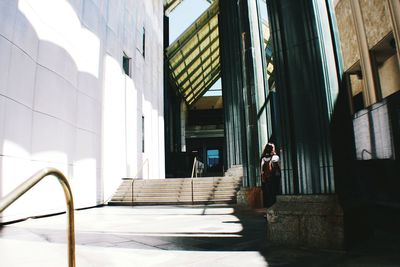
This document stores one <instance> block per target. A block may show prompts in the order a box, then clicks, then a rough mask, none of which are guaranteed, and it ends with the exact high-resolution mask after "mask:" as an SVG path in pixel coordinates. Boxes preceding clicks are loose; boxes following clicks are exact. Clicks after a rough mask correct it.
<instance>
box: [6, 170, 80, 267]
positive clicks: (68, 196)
mask: <svg viewBox="0 0 400 267" xmlns="http://www.w3.org/2000/svg"><path fill="white" fill-rule="evenodd" d="M49 175H54V176H55V177H57V179H58V181H59V182H60V184H61V186H62V188H63V191H64V194H65V200H66V203H67V215H68V226H67V235H68V266H69V267H75V224H74V200H73V197H72V190H71V187H70V186H69V183H68V179H67V178H66V177H65V176H64V174H63V173H62V172H60V171H59V170H57V169H55V168H45V169H42V170H40V171H38V172H37V173H35V174H34V175H32V176H31V177H30V178H29V179H28V180H26V181H25V182H23V183H22V184H20V185H19V186H18V187H17V188H15V189H14V190H13V191H11V192H10V193H9V194H7V195H6V196H5V197H4V198H3V199H1V200H0V213H1V212H3V211H4V210H5V209H6V208H8V206H10V205H11V204H12V203H14V202H15V201H16V200H17V199H18V198H20V197H21V196H22V195H23V194H25V193H26V192H27V191H28V190H30V189H31V188H32V187H34V186H35V185H36V184H37V183H38V182H40V181H41V180H42V179H43V178H44V177H46V176H49Z"/></svg>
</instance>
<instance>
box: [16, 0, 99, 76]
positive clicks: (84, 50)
mask: <svg viewBox="0 0 400 267" xmlns="http://www.w3.org/2000/svg"><path fill="white" fill-rule="evenodd" d="M18 9H19V10H20V11H21V12H22V13H23V14H24V15H25V16H26V18H27V19H28V20H29V22H30V23H31V24H32V27H33V28H34V29H35V31H36V33H37V35H38V37H39V39H40V40H44V41H49V42H51V43H54V44H56V45H58V46H60V47H62V48H63V49H65V50H66V51H67V52H68V54H69V55H71V57H72V58H73V60H74V62H75V63H76V65H77V68H78V70H79V71H82V72H87V73H90V74H92V75H93V76H95V77H96V78H98V77H99V58H100V40H99V38H98V37H97V36H96V35H95V34H94V33H92V32H91V31H89V30H87V29H85V28H83V27H82V26H81V23H80V21H79V18H78V17H77V15H76V13H75V11H74V10H73V9H72V7H71V6H70V4H69V3H68V2H66V1H62V0H41V1H36V0H20V1H19V3H18Z"/></svg>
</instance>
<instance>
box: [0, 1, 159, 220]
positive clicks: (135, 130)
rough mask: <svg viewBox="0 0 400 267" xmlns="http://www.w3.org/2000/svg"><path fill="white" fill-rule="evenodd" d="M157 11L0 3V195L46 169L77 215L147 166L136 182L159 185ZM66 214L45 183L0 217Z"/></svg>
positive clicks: (135, 4)
mask: <svg viewBox="0 0 400 267" xmlns="http://www.w3.org/2000/svg"><path fill="white" fill-rule="evenodd" d="M162 2H163V1H162V0H153V1H148V0H69V1H67V0H40V1H39V0H1V1H0V196H5V195H6V194H7V193H8V192H10V191H11V190H13V189H14V188H15V187H16V186H17V185H18V184H19V183H21V182H22V181H24V180H26V179H27V178H28V177H29V176H31V175H32V174H33V173H34V172H36V171H37V170H39V169H41V168H43V167H48V166H52V167H56V168H58V169H60V170H61V171H62V172H64V173H65V174H66V175H67V176H68V177H69V179H70V181H71V185H72V188H73V194H74V198H75V205H76V207H88V206H92V205H96V204H100V203H102V202H103V201H104V200H107V198H109V197H110V196H111V195H112V193H113V192H114V191H115V189H116V187H117V186H118V185H119V183H120V181H121V178H122V177H131V176H134V175H135V174H136V173H137V172H138V171H139V169H140V167H141V165H142V163H143V162H144V161H146V160H147V159H148V161H146V162H148V165H149V167H147V166H145V168H147V169H148V170H149V173H147V175H145V177H144V178H151V179H159V178H164V177H165V174H164V141H163V140H164V133H163V124H164V122H163V81H162V79H163V47H162V44H163V41H162V38H163V3H162ZM143 27H145V29H146V57H145V58H143V56H142V54H141V52H142V51H141V45H142V39H141V32H142V28H143ZM123 52H125V53H126V54H127V55H128V56H129V57H131V58H132V60H131V61H132V62H131V63H132V75H131V76H132V77H128V76H126V75H125V74H124V72H123V70H122V56H123ZM142 115H144V116H145V142H146V145H145V153H142V148H141V140H142V136H141V117H142ZM64 209H65V203H64V196H63V193H62V190H61V187H60V186H59V185H58V183H57V181H56V180H55V179H50V178H47V179H45V181H43V182H42V183H41V184H40V186H39V187H37V188H35V189H33V191H31V192H29V193H28V195H26V196H24V197H23V198H22V199H21V200H19V201H18V202H16V203H15V204H14V205H13V206H11V207H10V208H9V209H8V210H7V212H6V213H4V214H3V216H5V217H7V216H8V217H7V218H17V217H23V216H28V215H37V214H41V213H43V214H46V213H51V212H57V211H62V210H64ZM3 220H4V219H3Z"/></svg>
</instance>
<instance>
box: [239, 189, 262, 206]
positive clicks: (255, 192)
mask: <svg viewBox="0 0 400 267" xmlns="http://www.w3.org/2000/svg"><path fill="white" fill-rule="evenodd" d="M236 204H237V205H238V206H239V207H242V208H250V209H259V208H262V207H263V193H262V190H261V188H260V187H252V188H247V187H242V188H240V190H239V191H238V192H237V195H236Z"/></svg>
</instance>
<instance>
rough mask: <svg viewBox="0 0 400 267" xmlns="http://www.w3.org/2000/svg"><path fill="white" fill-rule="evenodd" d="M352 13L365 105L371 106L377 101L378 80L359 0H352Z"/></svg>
mask: <svg viewBox="0 0 400 267" xmlns="http://www.w3.org/2000/svg"><path fill="white" fill-rule="evenodd" d="M350 3H351V13H352V14H353V19H354V25H355V29H356V35H357V41H358V47H359V49H360V65H361V71H362V75H363V83H364V88H365V90H364V91H363V92H364V103H365V105H366V106H370V105H372V104H374V103H376V101H377V97H376V79H375V77H374V71H373V67H372V66H373V65H372V60H371V54H370V52H369V47H368V40H367V34H366V32H365V27H364V20H363V17H362V12H361V6H360V2H359V0H351V2H350Z"/></svg>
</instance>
